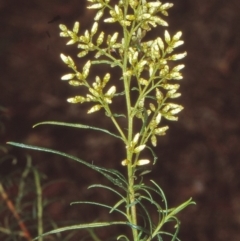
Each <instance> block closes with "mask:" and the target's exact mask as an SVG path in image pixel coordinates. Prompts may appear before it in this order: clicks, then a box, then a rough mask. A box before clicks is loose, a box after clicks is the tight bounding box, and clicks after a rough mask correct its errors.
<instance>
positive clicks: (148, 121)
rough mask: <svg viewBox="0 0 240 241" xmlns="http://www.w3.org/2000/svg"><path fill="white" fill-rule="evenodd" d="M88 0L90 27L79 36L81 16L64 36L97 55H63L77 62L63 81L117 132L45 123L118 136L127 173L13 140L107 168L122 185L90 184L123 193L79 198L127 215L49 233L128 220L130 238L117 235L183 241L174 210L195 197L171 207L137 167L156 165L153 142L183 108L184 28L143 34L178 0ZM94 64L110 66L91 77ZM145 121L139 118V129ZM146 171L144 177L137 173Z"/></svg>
mask: <svg viewBox="0 0 240 241" xmlns="http://www.w3.org/2000/svg"><path fill="white" fill-rule="evenodd" d="M88 2H90V3H91V4H90V6H88V8H89V9H94V10H97V13H96V15H95V17H94V21H93V24H92V27H91V29H90V30H86V31H85V32H84V33H82V34H80V35H79V33H78V32H79V26H80V24H79V22H75V24H74V26H73V29H69V28H67V27H66V26H65V25H63V24H61V25H60V29H61V33H60V36H61V37H65V38H69V41H68V42H67V45H70V44H77V47H78V48H79V49H80V52H79V53H78V55H77V56H78V57H80V58H87V56H89V55H88V54H89V53H91V52H93V53H94V54H95V56H94V58H93V59H86V62H85V64H84V65H83V67H82V68H81V69H79V68H78V67H77V65H76V64H75V62H74V60H73V59H72V58H71V57H70V56H66V55H64V54H61V55H60V56H61V59H62V61H63V62H64V63H65V64H66V65H67V66H68V67H69V68H70V69H71V71H70V73H68V74H66V75H64V76H63V77H62V80H65V81H68V83H69V84H70V85H72V86H75V87H78V88H79V87H80V88H85V89H86V90H87V94H86V95H85V96H81V95H78V96H74V97H71V98H69V99H68V100H67V101H68V102H69V103H73V104H83V103H85V102H89V103H92V107H91V108H90V109H89V110H88V114H91V113H94V112H96V111H102V110H103V111H104V112H105V113H106V116H107V117H108V118H110V119H111V121H112V123H113V124H114V126H115V127H116V132H117V134H115V133H112V132H110V131H108V130H106V129H101V128H98V127H93V126H88V125H83V124H70V123H61V122H43V123H39V124H56V125H63V126H71V127H79V128H90V129H94V130H96V131H102V132H105V133H107V134H110V135H112V136H113V137H116V138H119V139H120V140H121V141H122V144H123V146H125V150H126V156H125V159H124V160H119V163H121V165H123V166H124V167H126V173H127V174H126V175H124V174H122V173H120V172H118V171H117V170H112V169H111V170H109V169H106V168H101V167H98V166H95V165H93V164H89V163H88V162H85V161H83V160H81V159H79V158H77V157H73V156H70V155H68V154H66V153H62V152H59V151H54V150H51V149H46V148H40V147H33V146H27V145H23V144H16V143H12V144H14V145H18V146H21V147H25V148H32V149H38V150H40V151H47V152H52V153H55V154H58V155H62V156H66V157H68V158H71V159H73V160H75V161H78V162H80V163H82V164H84V165H87V166H88V167H90V168H92V169H93V170H95V171H98V172H100V173H101V174H103V175H104V176H105V177H106V178H107V179H109V180H110V181H111V182H112V183H113V184H114V185H116V186H118V187H119V190H116V189H115V188H113V187H110V186H105V185H92V186H91V187H99V188H104V189H107V190H109V191H112V192H113V193H114V194H117V195H118V197H119V201H118V202H117V203H115V204H113V205H112V206H109V205H106V204H103V203H98V202H76V203H85V204H86V203H87V204H90V205H98V206H99V207H104V208H107V209H109V210H110V213H113V212H118V213H120V214H122V217H123V219H122V220H120V221H114V222H107V221H106V222H93V223H87V224H79V225H74V226H68V227H63V228H60V229H56V230H53V231H50V232H48V233H46V234H51V233H57V232H62V231H65V230H72V229H83V228H87V229H89V228H97V227H105V226H111V225H126V226H128V227H129V228H130V229H131V234H132V237H128V236H127V235H126V234H119V235H118V239H120V238H121V239H123V240H127V241H129V240H134V241H139V240H144V241H150V240H153V239H156V238H157V240H163V236H169V237H170V238H171V240H179V239H178V238H177V233H178V230H179V225H180V223H179V220H178V219H177V217H176V216H175V215H176V214H177V213H178V212H179V211H181V210H182V209H184V208H185V207H187V206H188V205H190V204H194V202H192V201H191V199H190V200H188V201H186V202H184V203H182V204H180V205H179V206H177V207H174V208H169V207H168V205H167V200H166V197H165V195H164V192H163V191H162V189H161V188H160V187H159V185H158V184H157V183H156V182H154V181H153V180H151V182H152V186H149V185H145V184H144V182H143V178H142V174H144V173H141V172H139V171H138V170H139V168H141V166H148V165H150V163H151V164H153V165H154V164H155V161H156V156H155V154H154V151H153V150H152V147H156V146H157V137H158V136H163V135H165V133H166V131H167V129H168V126H164V125H162V123H161V119H162V118H165V119H167V120H169V121H176V120H178V117H177V114H178V113H179V112H180V111H181V110H182V109H183V107H182V106H181V105H179V104H177V103H176V102H175V99H176V98H178V97H179V96H180V95H181V94H180V93H179V92H178V89H179V84H178V82H179V80H181V79H182V74H181V73H180V70H181V69H183V68H184V65H183V64H175V61H178V60H181V59H182V58H184V57H185V56H186V52H183V53H174V51H175V48H177V47H178V46H180V45H182V44H183V41H182V40H180V38H181V35H182V33H181V32H180V31H179V32H177V33H176V34H174V35H173V36H170V34H169V32H168V31H167V30H165V32H164V36H163V37H162V38H161V37H157V38H155V39H153V40H149V41H144V37H145V35H148V33H149V32H150V31H151V30H152V29H153V28H156V27H159V26H160V27H162V28H164V27H166V26H168V23H167V22H166V21H165V20H163V19H162V15H163V16H167V15H168V12H167V11H168V9H169V8H171V7H172V6H173V4H172V3H164V4H163V3H161V2H160V1H158V0H156V1H147V0H119V1H113V0H112V1H110V0H88ZM108 13H109V15H108ZM107 15H108V16H107ZM102 19H103V22H105V23H107V24H113V25H118V27H120V28H119V29H120V31H116V32H114V33H112V34H108V35H107V34H106V33H105V32H104V31H101V30H99V28H100V22H101V21H102ZM106 35H107V36H106ZM91 56H92V55H91ZM94 65H102V66H106V70H107V71H106V73H105V74H104V75H103V76H98V75H97V76H95V79H94V80H92V79H91V78H90V77H89V73H90V72H91V68H93V67H94ZM109 66H110V67H112V68H118V69H120V71H121V78H120V79H116V78H115V77H111V73H109V72H108V71H109ZM121 85H122V86H121ZM120 86H121V87H120ZM118 88H119V90H118ZM136 95H137V97H136ZM133 96H134V98H133ZM115 98H122V100H123V101H124V102H125V107H126V113H115V111H113V110H112V102H114V99H115ZM119 111H120V110H119ZM121 111H122V110H121ZM119 118H125V120H126V124H125V125H124V126H122V125H120V122H119ZM139 123H141V125H140V128H139ZM39 124H37V125H39ZM146 149H148V150H150V151H151V153H152V154H153V158H152V160H150V159H144V158H142V156H143V155H142V154H143V153H144V151H146ZM146 170H147V169H146ZM146 170H145V171H146ZM140 175H141V178H136V177H138V176H140ZM156 196H157V197H158V198H156ZM150 204H151V205H154V206H155V208H156V212H157V214H158V220H157V221H156V220H154V221H153V220H152V218H151V216H152V215H151V213H149V210H148V205H150ZM172 221H173V222H174V223H175V226H174V228H175V229H174V230H173V232H172V233H171V232H168V231H165V230H164V227H163V226H164V224H166V223H168V222H172ZM167 240H168V238H167Z"/></svg>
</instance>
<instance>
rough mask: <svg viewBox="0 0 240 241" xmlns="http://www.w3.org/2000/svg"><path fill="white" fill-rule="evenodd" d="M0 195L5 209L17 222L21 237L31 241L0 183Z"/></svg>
mask: <svg viewBox="0 0 240 241" xmlns="http://www.w3.org/2000/svg"><path fill="white" fill-rule="evenodd" d="M0 195H1V196H2V198H3V200H4V201H5V202H6V204H7V207H8V209H9V210H10V212H11V213H12V214H13V216H14V217H15V219H16V220H17V222H18V225H19V227H20V229H21V230H22V232H23V236H24V237H25V238H26V240H28V241H32V237H31V235H30V233H29V231H28V229H27V227H26V225H25V223H24V222H23V221H22V219H21V218H20V216H19V214H18V212H17V211H16V208H15V206H14V204H13V202H12V201H11V200H10V199H9V197H8V195H7V193H6V192H5V190H4V187H3V185H2V183H0Z"/></svg>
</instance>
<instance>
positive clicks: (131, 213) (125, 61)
mask: <svg viewBox="0 0 240 241" xmlns="http://www.w3.org/2000/svg"><path fill="white" fill-rule="evenodd" d="M124 11H125V16H126V13H127V11H128V2H127V3H126V4H125V8H124ZM123 33H124V43H125V46H124V55H123V72H122V73H123V81H124V90H125V98H126V107H127V120H128V135H127V138H128V143H127V146H130V143H131V141H132V138H133V116H132V107H131V98H130V93H131V91H130V82H131V78H130V77H129V76H126V75H124V74H125V73H126V72H127V66H128V48H129V46H130V42H131V37H130V36H129V32H128V31H127V29H126V27H123ZM126 156H127V160H128V165H127V172H128V194H127V195H128V200H129V205H130V210H129V207H127V210H126V211H127V214H128V218H129V220H130V222H131V224H133V225H137V210H136V205H135V204H133V203H134V202H135V191H134V170H133V163H132V156H133V153H132V150H131V148H127V151H126ZM132 235H133V240H134V241H137V240H138V231H137V229H135V228H132Z"/></svg>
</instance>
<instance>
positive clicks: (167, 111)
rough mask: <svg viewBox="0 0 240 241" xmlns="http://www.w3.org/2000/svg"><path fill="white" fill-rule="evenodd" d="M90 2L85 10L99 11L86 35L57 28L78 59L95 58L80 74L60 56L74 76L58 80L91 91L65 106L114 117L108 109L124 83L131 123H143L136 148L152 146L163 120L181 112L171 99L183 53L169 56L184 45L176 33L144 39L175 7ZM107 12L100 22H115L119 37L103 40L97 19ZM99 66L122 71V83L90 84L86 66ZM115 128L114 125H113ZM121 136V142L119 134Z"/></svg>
mask: <svg viewBox="0 0 240 241" xmlns="http://www.w3.org/2000/svg"><path fill="white" fill-rule="evenodd" d="M88 1H89V2H90V3H91V5H90V6H89V7H88V8H89V9H94V10H97V13H96V15H95V18H94V20H95V21H94V23H93V25H92V27H91V29H90V30H86V31H85V32H84V33H83V34H82V35H78V32H79V28H80V24H79V23H78V22H76V23H75V24H74V26H73V29H72V30H69V29H68V28H67V27H66V26H65V25H62V24H61V25H60V29H61V33H60V36H62V37H67V38H70V40H69V41H68V42H67V44H75V43H76V44H77V46H78V48H79V49H80V52H79V53H78V57H80V58H82V57H86V56H87V55H88V53H89V52H94V53H95V60H87V62H86V63H85V65H84V66H83V68H82V71H79V70H78V69H77V67H76V65H75V63H74V61H73V60H72V58H71V57H70V56H65V55H64V54H61V58H62V60H63V62H64V63H65V64H66V65H67V66H68V67H69V68H71V69H72V73H68V74H66V75H64V76H63V77H62V80H67V81H68V82H69V84H70V85H73V86H80V87H81V86H85V87H86V88H87V89H88V91H89V93H88V94H87V95H86V96H74V97H71V98H69V99H68V102H70V103H84V102H95V104H94V105H93V107H92V108H91V109H90V110H89V111H88V113H92V112H95V111H98V110H100V109H101V108H104V109H105V111H106V113H107V115H108V116H111V117H112V116H114V114H115V113H112V112H111V108H110V107H109V105H110V104H111V103H112V99H113V97H115V96H120V95H119V94H117V93H116V86H118V85H119V84H120V83H123V84H124V93H123V95H121V96H122V97H124V96H125V100H126V107H127V109H128V114H130V115H131V118H134V119H135V118H136V119H140V120H142V128H141V131H140V132H139V135H140V138H141V141H140V142H141V145H140V146H143V145H145V144H146V143H147V141H148V140H150V141H151V143H152V145H153V146H156V145H157V138H156V136H161V135H165V133H166V131H167V129H168V126H160V124H161V119H162V117H164V118H165V119H167V120H171V121H176V120H177V119H178V117H177V114H178V113H179V112H180V111H181V110H182V109H183V107H182V106H181V105H179V104H177V103H174V99H176V98H178V97H179V96H181V94H180V93H179V92H178V90H179V87H180V85H179V84H178V83H176V82H178V81H179V80H181V79H182V74H181V72H180V71H181V70H182V69H183V68H184V65H183V64H174V62H175V61H178V60H181V59H182V58H184V57H185V56H186V52H183V53H173V52H174V51H175V49H176V48H177V47H179V46H180V45H182V44H183V43H184V42H183V41H182V40H181V39H180V38H181V36H182V33H181V32H180V31H179V32H177V33H176V34H174V35H173V36H172V37H171V36H170V33H169V32H168V31H167V30H165V32H164V36H163V38H161V37H157V38H156V39H153V40H149V41H143V38H144V36H145V35H146V34H147V33H148V32H149V31H150V30H152V28H155V27H157V26H163V27H166V26H168V23H167V22H166V21H165V20H164V19H163V18H162V16H167V15H168V12H167V11H168V10H169V8H171V7H172V6H173V4H171V3H164V4H163V3H161V2H160V1H147V0H141V1H140V0H129V1H124V0H120V1H117V2H118V3H116V4H114V3H113V4H112V5H111V1H110V0H88ZM106 10H108V12H109V16H107V17H106V18H104V19H103V21H104V22H106V23H109V24H111V23H114V24H116V23H118V24H119V25H120V26H121V28H122V33H120V32H113V33H112V34H108V35H107V36H106V33H105V32H104V31H100V32H99V31H98V28H99V25H100V19H101V18H102V17H103V16H105V15H106V14H105V13H104V12H105V11H106ZM120 36H122V37H120ZM99 64H101V65H109V66H111V67H118V68H120V69H121V71H122V80H123V81H122V82H120V81H118V82H116V80H114V83H113V80H110V73H106V74H105V75H104V77H103V78H102V79H101V78H100V77H99V76H96V77H95V81H94V82H93V81H89V80H88V76H89V71H90V67H91V66H92V65H99ZM90 82H93V83H90ZM106 86H108V87H106ZM105 88H107V90H105ZM132 91H137V92H138V97H137V99H136V98H135V99H134V100H133V99H132V95H131V92H132ZM120 114H121V113H120ZM116 123H117V122H116V121H114V124H115V125H117V124H116ZM131 128H132V127H131ZM118 130H119V128H118ZM121 135H122V137H124V136H123V135H124V134H123V133H121ZM123 139H126V138H123ZM129 141H130V140H128V142H127V141H126V145H127V146H128V148H130V146H131V145H130V142H129ZM133 152H134V150H133Z"/></svg>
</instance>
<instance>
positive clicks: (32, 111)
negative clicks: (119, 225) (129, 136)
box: [0, 0, 240, 241]
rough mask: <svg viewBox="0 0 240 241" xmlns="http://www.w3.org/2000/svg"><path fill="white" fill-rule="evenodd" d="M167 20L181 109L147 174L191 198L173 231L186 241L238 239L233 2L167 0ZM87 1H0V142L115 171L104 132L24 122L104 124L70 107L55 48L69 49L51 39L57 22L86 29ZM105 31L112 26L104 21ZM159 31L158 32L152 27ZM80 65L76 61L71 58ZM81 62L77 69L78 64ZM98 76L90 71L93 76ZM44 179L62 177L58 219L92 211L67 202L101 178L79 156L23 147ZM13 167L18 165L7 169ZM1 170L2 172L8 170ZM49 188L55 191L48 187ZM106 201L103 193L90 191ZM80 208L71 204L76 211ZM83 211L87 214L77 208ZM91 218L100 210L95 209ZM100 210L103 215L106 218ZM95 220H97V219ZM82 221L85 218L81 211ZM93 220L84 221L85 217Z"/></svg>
mask: <svg viewBox="0 0 240 241" xmlns="http://www.w3.org/2000/svg"><path fill="white" fill-rule="evenodd" d="M171 2H173V3H174V4H175V6H174V7H173V8H172V9H171V10H170V11H169V18H168V19H167V20H168V22H169V24H170V27H169V31H170V33H172V34H173V33H175V32H176V31H178V30H181V31H183V39H184V41H185V45H184V47H183V48H182V49H185V50H187V52H188V56H187V57H186V59H185V60H184V63H185V65H186V68H185V69H184V71H183V72H184V79H183V80H182V81H181V92H182V97H181V98H180V99H179V100H178V102H180V103H181V104H182V105H183V106H184V107H185V109H184V111H183V112H182V113H181V114H180V119H179V121H178V122H176V123H170V130H169V131H168V133H167V135H166V136H165V137H162V138H160V139H159V145H158V148H157V150H156V152H157V154H158V157H159V158H158V162H157V164H156V166H154V169H153V172H152V173H151V174H149V175H148V176H146V178H150V179H152V178H153V179H154V180H156V181H157V182H158V183H159V184H160V185H161V187H162V188H163V189H164V190H165V191H166V195H167V197H168V199H169V202H170V204H172V205H176V204H178V203H180V202H183V201H184V200H187V199H188V198H189V197H193V199H194V200H195V201H196V202H197V206H196V207H193V206H191V207H189V208H188V209H186V210H185V211H183V213H182V214H180V215H179V218H180V219H181V221H182V224H181V230H180V235H179V236H180V238H181V239H182V240H186V241H212V240H218V241H226V240H231V241H238V240H239V237H240V179H239V176H238V175H239V171H240V160H239V157H240V136H239V135H240V124H239V123H240V122H239V119H240V109H239V104H240V95H239V93H240V81H239V76H240V29H239V24H240V14H239V12H240V2H239V0H228V1H226V0H201V1H198V0H174V1H171ZM85 6H86V1H83V0H82V1H79V0H78V1H77V0H71V1H66V0H60V1H56V0H51V1H47V0H41V1H39V0H32V1H13V0H9V1H3V0H1V1H0V23H1V31H0V56H1V57H0V105H1V106H4V107H6V108H8V113H7V115H8V117H9V118H8V119H9V120H8V121H6V123H5V125H6V129H7V132H6V134H5V136H4V139H3V140H1V143H3V142H5V141H9V140H11V141H18V142H23V143H28V144H35V145H41V146H45V147H49V148H54V149H59V150H62V151H66V152H68V153H71V154H73V155H77V156H78V157H80V158H82V159H84V160H87V161H89V162H92V161H93V162H94V163H95V164H97V165H101V166H105V167H111V168H117V169H119V170H123V168H122V167H121V165H120V161H121V158H123V157H124V153H123V151H124V147H123V146H121V145H119V143H118V142H117V141H115V140H114V139H112V138H110V137H108V136H105V135H104V134H101V133H99V134H96V133H94V132H91V131H90V132H88V131H84V130H83V131H81V130H78V129H66V128H61V127H54V126H41V127H38V128H36V129H31V126H32V125H33V124H35V123H37V122H40V121H44V120H58V121H68V122H78V123H83V124H91V125H95V126H99V127H106V126H109V127H110V128H111V129H112V130H114V128H113V127H112V125H111V123H109V122H108V121H106V119H105V118H104V114H101V113H96V114H92V115H86V114H85V113H86V110H87V108H88V107H87V106H80V105H70V104H67V103H66V98H67V97H69V96H74V94H76V93H77V92H78V89H77V88H73V87H71V86H69V85H68V84H67V83H66V82H62V81H60V77H61V76H62V75H63V74H65V73H68V72H69V71H68V69H67V68H66V67H65V65H64V64H63V63H62V62H61V60H60V58H59V54H60V53H65V54H69V55H71V56H73V55H74V53H76V50H75V49H76V48H75V46H70V47H66V46H65V43H66V39H63V38H59V28H58V25H59V24H60V23H64V24H66V25H67V26H68V27H70V28H71V27H72V26H73V23H74V22H75V21H76V20H77V21H80V22H81V29H80V31H85V29H86V28H90V27H91V24H90V25H89V23H90V22H91V21H92V18H93V16H94V15H93V14H94V11H89V10H86V8H85ZM109 31H110V32H111V31H113V29H111V28H110V27H109ZM155 34H156V35H159V36H162V35H163V30H156V31H155ZM75 59H76V61H77V63H79V66H81V64H82V60H80V59H79V60H77V58H75ZM80 69H81V67H80ZM95 74H97V73H95ZM13 151H15V152H17V153H18V154H19V155H23V154H21V153H26V152H27V153H30V154H31V155H32V156H33V159H34V162H35V163H37V165H38V166H40V168H41V170H43V171H44V172H45V173H46V174H47V175H48V177H49V179H54V178H65V179H66V180H69V181H70V182H71V185H70V184H69V185H66V184H65V185H63V186H60V187H59V189H58V190H55V192H56V193H58V194H60V195H62V196H61V198H62V199H64V200H65V206H64V205H60V206H59V207H56V206H55V207H54V208H52V210H48V212H49V213H50V214H51V215H52V216H53V217H56V218H60V217H61V218H68V217H69V218H71V219H75V220H78V221H82V220H85V219H88V218H89V215H90V217H93V218H94V217H95V216H94V213H93V212H92V209H90V210H89V211H90V214H88V212H87V211H88V210H87V209H86V208H85V209H84V210H83V209H81V210H80V208H79V207H77V209H76V207H69V205H68V204H69V202H71V201H77V200H87V199H88V198H90V199H91V198H96V196H94V195H96V194H95V192H94V190H89V191H87V190H86V187H87V186H88V185H89V184H92V183H96V182H97V183H98V182H101V180H103V178H102V177H101V176H99V175H97V174H95V173H92V171H90V170H88V169H87V168H84V167H82V166H81V165H79V164H77V163H73V162H72V161H69V160H66V159H64V158H61V157H60V158H59V157H56V156H53V155H50V154H43V153H37V152H32V151H26V150H16V149H14V150H13ZM12 168H16V167H12ZM6 172H7V171H6ZM52 192H53V195H55V194H54V190H52ZM98 195H99V196H98V198H99V199H101V200H103V201H106V202H108V203H112V202H111V195H110V194H109V193H108V194H106V195H104V196H100V194H98ZM76 210H78V211H76ZM83 211H85V212H83ZM95 214H96V215H98V216H99V217H101V216H104V215H105V214H102V213H101V211H99V210H96V212H95ZM104 217H105V216H104ZM104 217H103V218H104ZM89 219H90V218H89ZM90 220H92V219H90Z"/></svg>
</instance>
